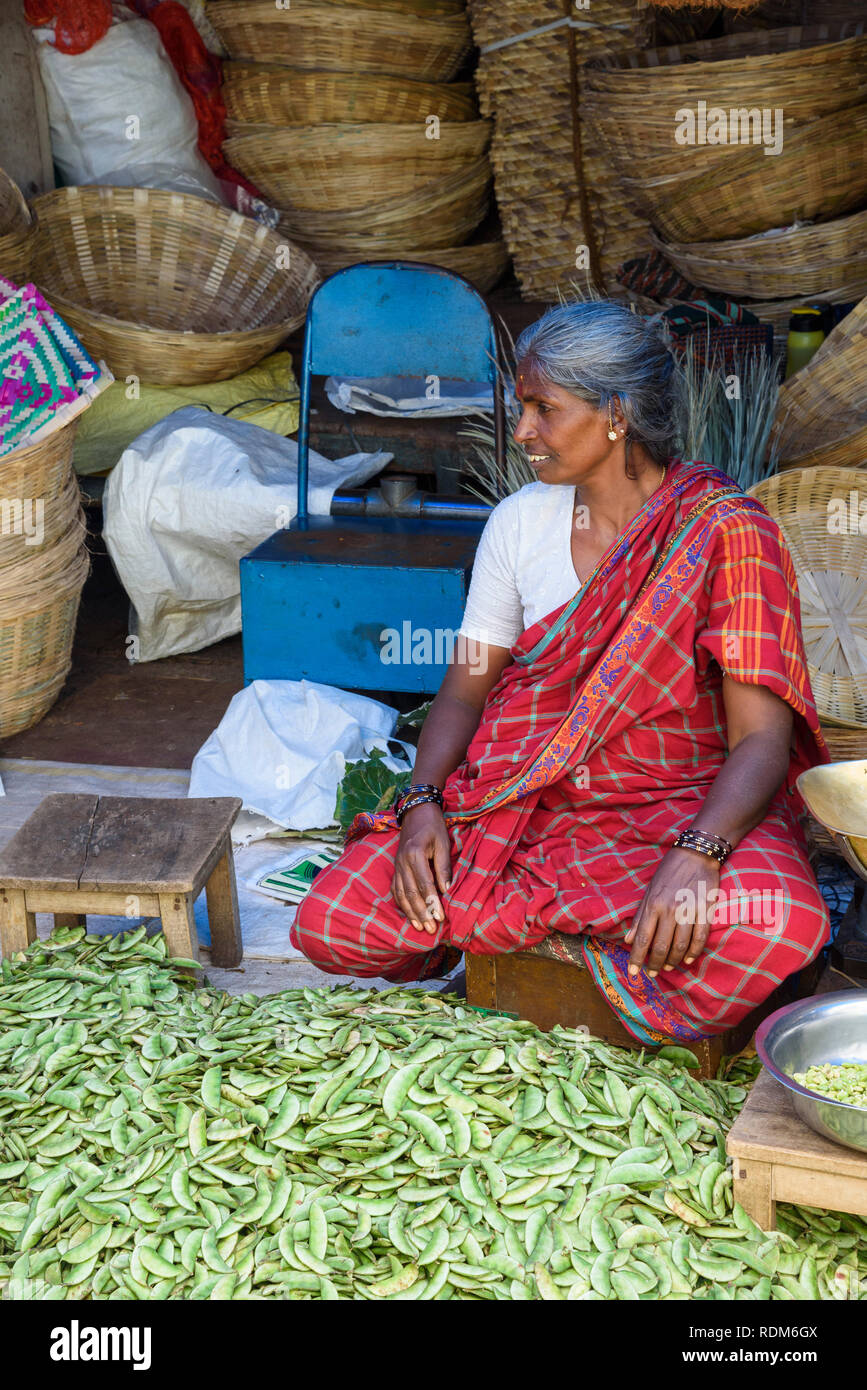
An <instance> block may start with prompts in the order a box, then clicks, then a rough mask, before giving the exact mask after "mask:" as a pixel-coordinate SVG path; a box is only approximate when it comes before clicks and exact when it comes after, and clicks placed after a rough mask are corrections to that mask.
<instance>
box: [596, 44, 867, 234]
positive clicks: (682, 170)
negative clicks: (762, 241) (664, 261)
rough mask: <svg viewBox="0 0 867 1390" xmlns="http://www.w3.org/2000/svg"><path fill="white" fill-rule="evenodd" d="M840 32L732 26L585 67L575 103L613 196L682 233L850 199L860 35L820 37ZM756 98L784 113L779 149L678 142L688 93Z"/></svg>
mask: <svg viewBox="0 0 867 1390" xmlns="http://www.w3.org/2000/svg"><path fill="white" fill-rule="evenodd" d="M842 32H846V31H845V30H844V29H843V28H842V27H840V26H838V28H837V29H836V30H835V29H834V27H833V26H819V27H815V28H812V29H811V28H793V29H781V30H772V31H766V32H757V33H749V34H740V35H732V36H729V37H728V38H725V39H713V40H703V41H699V42H697V43H693V44H685V45H680V46H675V47H673V48H667V49H653V50H649V51H647V52H637V53H632V54H625V55H623V56H622V57H621V58H620V59H619V60H618V62H617V65H616V66H615V60H613V59H606V60H604V62H605V66H591V67H589V68H588V69H586V71H585V73H584V78H583V91H584V96H583V109H584V111H585V114H586V117H587V119H588V120H589V121H590V123H591V126H592V129H593V131H594V133H595V134H596V136H597V137H598V139H599V141H600V142H601V144H602V146H603V147H604V149H605V150H606V152H607V154H608V157H609V158H610V159H611V161H612V163H613V165H614V167H615V168H616V169H617V170H618V172H619V174H620V176H621V180H622V185H623V191H624V195H625V196H626V197H627V198H628V199H630V200H631V201H632V202H633V203H634V205H635V206H636V207H637V208H639V209H640V210H641V211H642V212H644V213H645V214H646V215H647V216H648V217H649V218H650V219H651V220H652V221H653V222H654V223H655V225H656V226H657V227H658V228H659V229H660V230H661V231H662V232H663V233H664V234H665V236H666V237H667V239H668V240H671V241H687V242H692V241H705V240H711V239H713V240H716V239H717V238H720V237H739V236H745V235H749V234H751V233H753V232H757V231H764V230H765V229H766V228H768V227H782V226H785V225H786V224H787V223H789V222H794V221H803V220H805V219H809V218H813V217H816V218H820V217H830V216H833V215H836V214H837V213H839V212H844V211H848V210H849V209H850V208H854V207H857V206H858V205H859V203H860V202H862V201H863V199H864V196H865V193H867V153H865V152H864V146H865V144H867V140H865V124H864V123H862V122H861V119H860V117H856V116H853V115H852V113H853V112H854V111H856V110H858V109H859V108H860V109H861V110H862V111H863V109H864V103H865V101H867V62H865V55H867V35H864V34H863V33H862V34H860V35H858V36H856V37H849V38H845V39H842V38H837V39H836V40H835V41H834V42H827V41H826V40H827V39H829V38H830V39H835V35H836V34H839V33H842ZM759 99H761V103H762V107H763V108H767V109H771V110H774V109H778V108H781V109H782V111H783V112H784V131H783V135H784V138H783V148H782V151H781V153H779V154H777V155H774V156H768V155H767V154H766V153H765V148H764V147H763V146H762V145H761V144H756V145H746V146H745V145H740V144H736V143H724V144H707V143H702V144H694V145H690V146H688V147H685V146H683V145H680V144H678V143H677V140H676V138H675V137H676V131H677V129H678V120H677V117H676V113H677V112H679V111H680V110H682V109H693V110H695V109H696V108H697V105H698V103H699V102H704V103H706V106H707V107H708V108H712V107H720V108H722V109H723V110H724V111H730V110H735V109H739V110H745V109H746V110H752V109H757V102H758V101H759ZM843 109H846V110H847V112H849V114H848V115H847V117H846V120H845V121H843V120H841V119H840V118H839V114H838V113H839V112H840V111H842V110H843ZM823 117H825V118H827V119H826V120H825V121H824V124H823V123H822V119H821V118H823ZM834 118H836V119H834ZM848 162H851V166H852V167H851V182H852V186H850V187H847V179H848V178H849V177H850V171H849V168H848ZM681 205H683V206H681ZM688 228H693V230H692V231H689V230H687V229H688Z"/></svg>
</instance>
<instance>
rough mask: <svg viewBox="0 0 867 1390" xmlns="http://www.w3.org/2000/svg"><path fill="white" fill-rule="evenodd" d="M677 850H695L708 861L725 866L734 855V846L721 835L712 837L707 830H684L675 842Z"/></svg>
mask: <svg viewBox="0 0 867 1390" xmlns="http://www.w3.org/2000/svg"><path fill="white" fill-rule="evenodd" d="M674 848H675V849H693V850H696V851H697V852H698V853H699V854H704V855H706V856H707V858H708V859H715V860H716V862H717V863H718V864H724V863H725V861H726V860H727V859H728V857H729V855H730V854H731V853H732V846H731V845H730V844H729V842H728V840H724V839H723V837H722V836H721V835H712V834H710V832H709V831H706V830H682V831H681V833H680V834H679V835H678V837H677V839H676V840H675V842H674Z"/></svg>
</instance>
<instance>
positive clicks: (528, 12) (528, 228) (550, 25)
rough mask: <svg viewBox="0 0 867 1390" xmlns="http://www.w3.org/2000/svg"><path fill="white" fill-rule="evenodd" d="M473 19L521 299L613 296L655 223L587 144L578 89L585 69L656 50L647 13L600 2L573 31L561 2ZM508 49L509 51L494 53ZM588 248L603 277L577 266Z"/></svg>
mask: <svg viewBox="0 0 867 1390" xmlns="http://www.w3.org/2000/svg"><path fill="white" fill-rule="evenodd" d="M469 12H470V19H471V23H472V26H473V34H474V38H475V40H476V43H477V44H478V45H479V46H480V48H481V50H482V51H481V55H480V58H479V65H478V69H477V71H476V74H475V79H476V87H477V90H478V93H479V106H480V109H481V111H482V114H483V115H487V116H491V117H493V118H494V122H495V129H494V135H493V137H492V141H491V152H490V153H491V164H492V166H493V170H494V183H495V189H496V194H497V206H498V208H499V212H500V218H501V221H502V226H503V234H504V237H505V240H506V243H507V246H508V249H509V252H510V254H511V256H512V259H513V262H514V266H515V273H516V275H517V278H518V281H519V283H520V286H521V291H522V293H523V295H524V296H525V297H526V298H532V299H543V300H551V301H556V299H557V297H558V295H559V294H560V293H561V292H563V293H567V294H568V293H569V292H570V291H571V289H572V287H573V285H577V286H579V287H589V286H590V285H591V284H595V286H596V288H597V289H599V288H603V287H604V288H606V289H607V290H608V291H609V292H613V291H614V289H615V284H614V271H615V270H616V268H617V266H618V264H619V263H620V262H621V261H622V260H624V259H628V258H629V257H630V256H632V255H637V254H639V253H640V252H641V251H642V250H645V249H649V241H648V237H647V230H648V224H647V219H646V217H644V216H643V215H638V214H636V213H635V212H634V210H633V209H631V208H630V207H629V206H627V205H626V203H625V202H624V198H623V194H622V191H621V188H620V183H619V179H618V178H617V175H616V171H615V170H614V168H613V166H612V164H611V161H610V160H608V159H606V158H603V157H602V156H601V152H600V150H599V147H598V144H594V143H593V142H592V141H589V140H588V139H587V138H586V129H585V124H584V115H583V96H579V100H578V101H577V102H576V101H575V90H576V89H577V87H578V85H579V84H580V81H581V79H582V75H583V73H584V71H585V70H586V69H585V68H583V66H582V65H583V64H585V63H586V62H587V61H588V60H590V59H593V58H598V57H600V56H602V55H603V54H605V53H610V52H617V53H619V52H621V51H624V52H625V51H628V50H631V49H633V48H637V47H640V46H641V45H642V44H643V43H646V42H647V39H648V36H649V32H650V28H649V24H648V11H647V7H646V5H644V4H643V3H634V2H633V0H593V4H592V6H591V7H590V9H589V10H588V11H587V12H586V14H584V13H582V16H581V27H580V28H578V29H571V30H570V29H569V28H567V27H566V26H565V25H564V24H563V19H564V15H565V10H564V4H563V0H469ZM504 39H508V40H511V42H509V43H506V44H505V45H503V46H501V47H494V48H491V49H488V48H487V45H497V44H501V42H502V40H504ZM573 83H574V87H573ZM576 171H577V172H576ZM582 247H592V248H593V252H594V257H593V259H594V260H595V262H596V265H597V268H598V272H599V274H598V276H597V275H596V274H594V273H593V272H592V269H591V270H588V269H587V268H584V266H583V262H582V264H581V265H579V260H580V259H581V257H580V255H579V248H582Z"/></svg>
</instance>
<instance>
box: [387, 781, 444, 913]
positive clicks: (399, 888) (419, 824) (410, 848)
mask: <svg viewBox="0 0 867 1390" xmlns="http://www.w3.org/2000/svg"><path fill="white" fill-rule="evenodd" d="M451 876H452V874H451V846H450V844H449V833H448V830H447V829H446V823H445V818H444V816H443V813H442V811H441V810H440V808H439V806H437V805H436V804H435V803H434V802H425V803H424V804H423V805H421V806H416V807H414V808H413V810H411V811H407V812H406V814H405V816H404V818H403V822H402V825H401V831H400V842H399V844H398V847H397V856H396V858H395V861H394V880H393V882H392V885H391V896H392V898H393V899H394V901H395V903H396V904H397V906H398V907H399V908H400V910H401V912H402V913H403V914H404V916H405V917H406V918H408V920H409V921H410V922H411V924H412V925H413V926H414V927H415V928H416V930H417V931H427V932H430V933H431V935H433V933H434V932H435V931H436V930H437V923H438V922H444V921H445V913H444V912H443V907H442V902H441V901H440V894H441V893H445V891H446V889H447V888H448V887H449V886H450V883H451Z"/></svg>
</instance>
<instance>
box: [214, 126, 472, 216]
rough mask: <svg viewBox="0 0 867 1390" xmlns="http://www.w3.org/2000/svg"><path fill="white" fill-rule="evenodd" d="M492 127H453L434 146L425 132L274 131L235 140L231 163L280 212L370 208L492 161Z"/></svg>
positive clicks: (443, 128)
mask: <svg viewBox="0 0 867 1390" xmlns="http://www.w3.org/2000/svg"><path fill="white" fill-rule="evenodd" d="M490 134H491V127H490V122H488V121H450V122H443V123H442V124H441V125H440V127H439V138H438V139H432V140H429V139H427V138H426V135H425V125H424V124H423V123H422V122H419V121H416V122H414V123H413V124H410V125H390V124H387V123H379V122H376V123H368V124H363V125H323V126H311V125H306V126H288V127H282V128H280V127H274V128H273V129H272V130H271V131H270V133H269V134H267V135H245V136H234V137H233V138H232V139H230V140H227V141H226V143H225V151H226V157H227V159H228V160H229V161H230V162H231V163H232V164H233V165H234V166H235V168H236V169H239V170H240V171H241V173H242V174H246V176H247V178H249V179H252V181H253V182H254V183H255V184H256V186H257V187H258V188H260V189H261V190H262V192H263V193H264V194H265V197H266V198H267V199H268V200H269V201H270V202H272V203H273V204H274V205H275V206H276V207H278V208H283V207H290V206H291V207H292V208H310V209H311V210H317V209H324V210H326V211H327V210H332V211H333V210H336V209H353V208H364V207H367V206H369V204H370V202H371V190H372V189H375V191H376V198H377V200H378V199H380V198H388V197H391V196H394V195H399V194H401V193H405V192H408V191H410V190H411V189H413V188H418V187H421V186H423V185H424V184H426V183H429V182H430V181H431V179H433V178H436V177H437V176H440V175H442V174H444V173H448V172H451V171H452V170H454V169H457V168H460V167H461V166H462V165H466V164H467V163H469V162H471V161H472V160H474V159H478V157H479V156H480V155H482V154H484V152H485V150H486V149H487V147H488V144H489V142H490Z"/></svg>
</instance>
